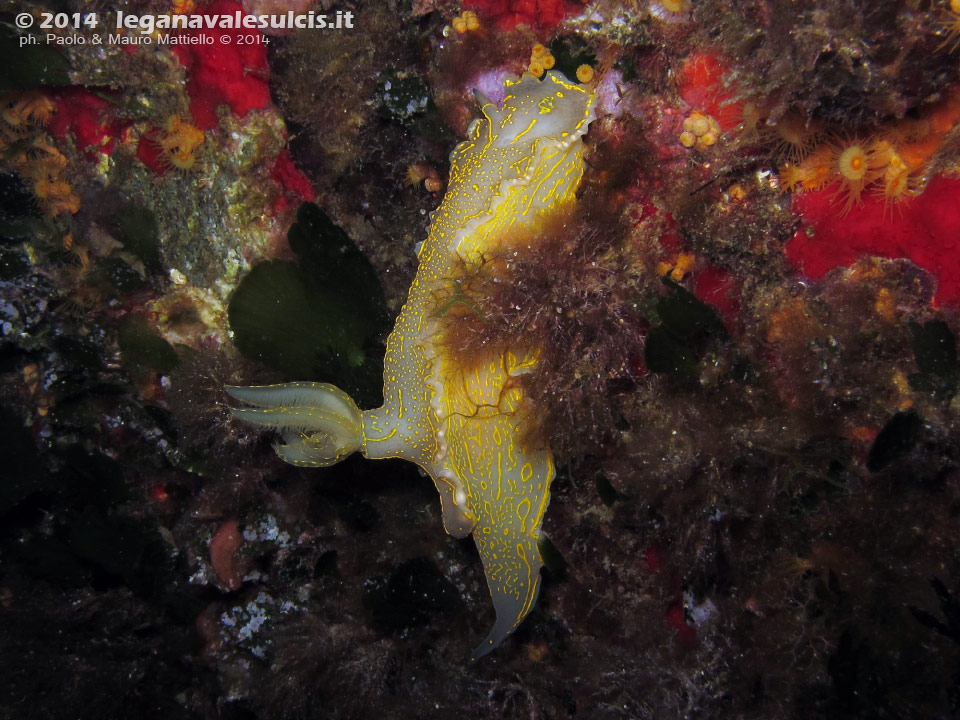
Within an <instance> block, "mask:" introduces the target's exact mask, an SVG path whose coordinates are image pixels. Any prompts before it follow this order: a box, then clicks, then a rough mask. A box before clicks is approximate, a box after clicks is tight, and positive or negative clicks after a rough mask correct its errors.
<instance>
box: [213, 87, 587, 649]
mask: <svg viewBox="0 0 960 720" xmlns="http://www.w3.org/2000/svg"><path fill="white" fill-rule="evenodd" d="M505 89H506V96H505V98H504V102H503V106H502V107H500V108H498V107H497V106H496V105H494V104H493V103H490V102H485V103H484V104H483V107H482V108H481V110H482V113H483V117H482V118H480V119H479V120H478V121H476V122H475V123H474V124H473V126H472V127H471V128H470V131H469V138H468V139H467V140H466V141H464V142H462V143H460V144H459V145H458V146H457V147H456V148H455V149H454V151H453V153H452V154H451V156H450V158H451V169H450V182H449V188H448V190H447V192H446V194H445V196H444V198H443V202H442V203H441V204H440V206H439V207H438V208H437V210H436V213H435V214H434V217H433V222H432V225H431V227H430V232H429V235H428V237H427V239H426V240H425V241H424V243H423V245H422V246H421V248H420V251H419V254H418V260H419V269H418V271H417V275H416V277H415V279H414V281H413V284H412V285H411V286H410V292H409V295H408V297H407V301H406V303H405V304H404V306H403V308H402V310H401V311H400V315H399V317H398V318H397V321H396V325H395V327H394V330H393V332H392V333H391V335H390V337H389V339H388V340H387V352H386V356H385V358H384V389H383V394H384V404H383V406H382V407H379V408H375V409H372V410H365V411H361V410H359V409H358V408H357V406H356V404H355V403H354V402H353V400H352V399H351V398H350V397H349V396H348V395H346V394H345V393H343V392H342V391H341V390H339V389H338V388H336V387H334V386H332V385H327V384H322V383H304V382H301V383H288V384H285V385H273V386H260V387H230V388H227V392H228V393H229V394H230V395H231V396H232V397H233V398H234V399H236V400H238V401H240V402H242V403H245V404H247V405H249V406H251V407H246V408H239V409H235V410H233V413H234V415H235V416H236V417H237V418H239V419H241V420H244V421H247V422H250V423H254V424H257V425H260V426H264V427H272V428H277V429H279V430H280V434H281V438H282V439H283V443H284V444H282V445H278V446H277V448H276V449H277V453H278V454H279V455H280V457H281V458H283V459H284V460H286V461H287V462H290V463H293V464H294V465H301V466H310V467H319V466H327V465H332V464H334V463H336V462H338V461H340V460H342V459H343V458H344V457H346V456H347V455H348V454H350V453H352V452H354V451H356V450H360V451H361V452H362V453H363V454H364V455H365V456H366V457H368V458H372V459H378V458H403V459H405V460H409V461H411V462H414V463H416V464H417V465H419V466H420V467H422V468H423V469H424V470H426V472H427V473H428V474H429V475H430V477H431V478H432V479H433V482H434V484H435V485H436V488H437V490H438V492H439V493H440V501H441V506H442V510H443V520H444V527H445V528H446V530H447V532H448V533H450V534H451V535H453V536H455V537H458V538H462V537H466V536H467V535H468V534H470V533H472V534H473V538H474V541H475V542H476V545H477V549H478V550H479V553H480V558H481V560H482V561H483V567H484V572H485V573H486V577H487V584H488V586H489V588H490V594H491V596H492V598H493V604H494V608H495V609H496V614H497V619H496V623H495V625H494V627H493V629H492V630H491V631H490V633H489V634H488V635H487V637H486V638H485V639H484V641H483V642H482V643H481V644H480V646H479V647H477V649H476V650H475V651H474V653H473V659H477V658H479V657H481V656H483V655H485V654H486V653H488V652H489V651H490V650H492V649H494V648H495V647H497V646H498V645H499V644H500V643H501V642H502V641H503V639H504V638H506V637H507V636H508V635H510V633H512V632H513V631H514V630H515V629H516V628H517V626H518V625H519V624H520V623H521V622H522V621H523V619H524V618H525V617H526V616H527V614H528V613H529V612H530V610H531V608H532V607H533V605H534V603H535V601H536V597H537V593H538V590H539V586H540V568H541V566H542V560H541V557H540V551H539V548H538V545H537V541H538V539H539V537H540V526H541V523H542V521H543V516H544V513H545V512H546V509H547V504H548V502H549V499H550V483H551V481H552V480H553V476H554V466H553V459H552V456H551V454H550V451H549V449H548V448H546V447H536V446H532V445H533V443H532V442H531V441H530V440H529V439H527V438H525V437H524V436H523V435H522V434H521V432H520V429H519V423H520V419H521V418H522V417H523V416H524V415H525V414H526V413H529V412H531V408H530V407H529V405H530V400H529V398H527V397H526V396H525V395H524V393H523V391H522V389H521V387H520V386H519V384H518V383H517V380H516V378H517V376H519V375H521V374H523V373H525V372H529V371H530V370H531V368H533V367H534V366H535V365H536V364H537V362H538V358H539V353H540V350H539V348H537V347H516V348H498V349H495V350H491V351H490V352H489V354H488V356H485V357H470V358H464V357H460V356H458V355H457V354H456V353H455V352H453V351H452V350H451V349H450V348H449V346H447V345H446V344H444V343H443V342H442V337H441V336H442V325H441V316H442V315H443V313H441V312H438V309H439V306H440V304H442V303H443V300H442V298H444V297H451V296H452V294H453V293H454V292H455V289H456V282H457V281H456V278H458V277H462V274H463V271H464V268H467V269H468V270H469V269H470V268H475V267H477V266H478V265H479V264H480V263H482V262H483V261H484V257H487V256H489V255H491V254H497V253H504V252H505V251H506V250H507V249H509V243H510V239H511V238H515V237H517V236H518V235H524V236H526V237H527V238H529V237H532V236H533V233H531V232H529V231H530V230H531V229H534V228H536V227H537V226H538V224H540V223H542V222H543V221H544V220H545V219H546V218H547V217H549V216H551V215H554V214H555V213H560V212H564V211H567V210H569V209H570V207H571V206H572V204H573V202H574V199H575V198H574V193H575V191H576V189H577V186H578V185H579V182H580V178H581V176H582V174H583V151H584V148H583V136H584V134H585V133H586V132H587V129H588V126H589V124H590V122H591V121H592V120H593V119H594V95H593V93H591V92H590V91H589V90H588V89H586V88H584V87H582V86H580V85H577V84H575V83H571V82H570V81H568V80H567V79H566V78H565V77H564V76H563V75H561V74H559V73H556V72H550V73H547V74H546V75H545V76H544V78H543V80H542V81H541V80H538V79H537V78H535V77H534V76H532V75H530V74H525V75H524V76H523V77H522V78H521V79H520V80H513V81H508V82H507V83H506V88H505Z"/></svg>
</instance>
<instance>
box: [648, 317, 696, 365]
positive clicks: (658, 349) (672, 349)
mask: <svg viewBox="0 0 960 720" xmlns="http://www.w3.org/2000/svg"><path fill="white" fill-rule="evenodd" d="M644 361H645V362H646V365H647V369H648V370H650V372H654V373H669V374H671V375H692V374H693V373H694V372H695V371H696V369H697V358H696V356H695V355H694V353H693V350H692V349H691V348H690V347H688V346H687V345H686V344H685V343H684V342H683V341H681V340H678V339H677V338H675V337H674V336H673V335H671V334H670V332H669V331H668V330H667V329H666V328H665V327H664V326H663V325H658V326H657V327H655V328H653V329H652V330H651V331H650V332H649V333H647V343H646V347H645V348H644Z"/></svg>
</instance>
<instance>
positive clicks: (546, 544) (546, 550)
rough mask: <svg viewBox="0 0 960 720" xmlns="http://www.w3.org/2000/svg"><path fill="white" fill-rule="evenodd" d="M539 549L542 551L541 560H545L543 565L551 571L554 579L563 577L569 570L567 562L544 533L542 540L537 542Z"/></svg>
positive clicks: (541, 536)
mask: <svg viewBox="0 0 960 720" xmlns="http://www.w3.org/2000/svg"><path fill="white" fill-rule="evenodd" d="M537 549H538V550H540V559H541V560H543V564H544V566H545V567H546V568H547V570H549V571H550V573H551V574H552V575H553V576H554V577H560V576H561V575H563V573H564V571H565V570H566V569H567V565H568V563H567V560H566V558H564V557H563V555H562V554H561V553H560V551H559V550H558V549H557V546H556V545H554V544H553V541H552V540H550V538H549V537H548V536H547V534H546V533H542V534H541V535H540V539H539V540H537Z"/></svg>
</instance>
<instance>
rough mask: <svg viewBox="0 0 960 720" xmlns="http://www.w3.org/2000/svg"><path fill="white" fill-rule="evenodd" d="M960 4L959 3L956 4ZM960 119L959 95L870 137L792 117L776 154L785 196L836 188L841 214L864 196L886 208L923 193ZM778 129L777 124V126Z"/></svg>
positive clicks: (878, 130) (871, 133) (860, 202)
mask: <svg viewBox="0 0 960 720" xmlns="http://www.w3.org/2000/svg"><path fill="white" fill-rule="evenodd" d="M956 1H957V2H958V3H960V0H956ZM958 121H960V93H955V94H953V95H952V96H951V97H949V98H948V99H947V100H945V101H944V102H942V103H940V104H939V105H937V106H936V107H934V108H932V109H931V110H929V111H928V112H927V113H925V114H924V115H923V116H921V117H920V118H913V119H906V120H900V121H897V122H894V123H891V124H888V125H884V126H881V127H878V128H874V129H873V130H871V131H870V132H869V133H856V134H846V135H839V134H834V135H832V136H830V137H827V138H826V139H823V140H821V138H823V137H824V136H825V133H823V132H821V131H819V130H818V129H817V128H816V127H815V126H813V125H810V124H806V123H801V122H799V120H797V119H795V118H791V119H790V120H789V121H788V122H787V123H785V124H784V127H785V128H787V129H788V130H789V129H792V130H790V131H783V132H781V133H780V135H779V136H780V139H781V141H780V142H779V143H778V144H777V145H776V148H777V151H778V154H779V155H780V156H781V157H782V158H783V159H784V160H786V162H784V163H783V164H782V165H781V166H780V172H779V178H780V189H781V191H783V192H788V191H795V192H796V191H800V190H819V189H821V188H824V187H826V186H828V185H836V186H837V191H836V196H837V198H838V202H839V204H840V205H841V213H843V214H846V213H848V212H849V211H850V209H851V208H852V207H853V206H854V205H857V206H859V205H861V204H862V202H863V193H864V192H870V193H871V194H873V195H876V196H879V197H882V198H883V200H884V204H885V206H886V207H887V208H889V207H891V206H894V205H896V204H897V203H900V202H903V201H904V200H907V199H908V198H911V197H913V196H915V195H917V194H919V193H920V192H922V190H923V186H924V183H925V173H926V171H927V166H928V163H929V160H930V158H931V157H932V156H933V155H934V153H936V152H937V150H938V149H939V148H940V145H941V144H942V142H943V139H944V137H945V136H946V134H947V133H948V132H950V131H951V130H952V129H953V128H954V127H955V126H956V125H957V123H958ZM778 126H779V125H778Z"/></svg>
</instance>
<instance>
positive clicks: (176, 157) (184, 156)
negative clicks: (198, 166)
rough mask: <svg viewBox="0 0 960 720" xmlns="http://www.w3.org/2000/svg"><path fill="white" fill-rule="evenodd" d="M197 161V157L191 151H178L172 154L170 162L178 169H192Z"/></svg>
mask: <svg viewBox="0 0 960 720" xmlns="http://www.w3.org/2000/svg"><path fill="white" fill-rule="evenodd" d="M196 161H197V158H196V157H195V156H194V155H193V153H189V152H178V153H174V154H173V155H171V156H170V164H171V165H173V166H174V167H175V168H177V169H178V170H190V169H192V168H193V166H194V163H196Z"/></svg>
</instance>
